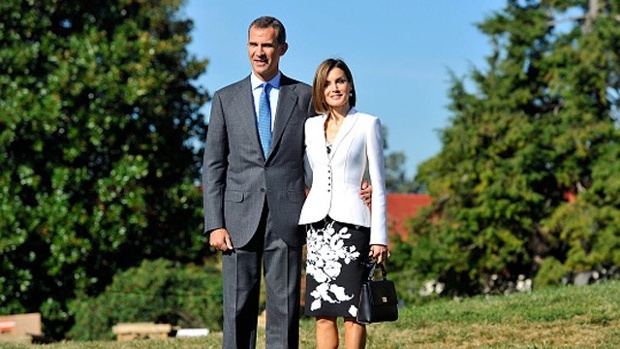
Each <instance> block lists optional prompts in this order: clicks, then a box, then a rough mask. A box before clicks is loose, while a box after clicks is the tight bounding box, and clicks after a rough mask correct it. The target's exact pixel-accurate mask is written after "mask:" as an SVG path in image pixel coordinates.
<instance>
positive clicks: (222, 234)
mask: <svg viewBox="0 0 620 349" xmlns="http://www.w3.org/2000/svg"><path fill="white" fill-rule="evenodd" d="M209 245H211V247H213V248H215V249H216V250H218V251H222V252H225V251H228V250H232V249H233V245H232V241H231V240H230V235H229V234H228V230H226V229H224V228H219V229H215V230H212V231H211V233H210V234H209Z"/></svg>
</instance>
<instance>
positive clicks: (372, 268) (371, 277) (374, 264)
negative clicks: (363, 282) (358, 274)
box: [366, 260, 387, 281]
mask: <svg viewBox="0 0 620 349" xmlns="http://www.w3.org/2000/svg"><path fill="white" fill-rule="evenodd" d="M366 266H368V267H369V268H370V271H369V273H368V281H372V280H374V279H375V270H376V269H377V266H379V268H381V275H382V277H383V280H387V271H386V270H385V266H384V265H383V263H377V262H375V261H372V260H370V261H368V262H366Z"/></svg>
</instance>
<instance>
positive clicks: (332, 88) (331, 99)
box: [324, 67, 352, 111]
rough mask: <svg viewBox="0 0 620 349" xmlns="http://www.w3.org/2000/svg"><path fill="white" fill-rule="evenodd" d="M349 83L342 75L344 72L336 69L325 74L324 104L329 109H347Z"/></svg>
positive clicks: (349, 90)
mask: <svg viewBox="0 0 620 349" xmlns="http://www.w3.org/2000/svg"><path fill="white" fill-rule="evenodd" d="M351 90H352V87H351V83H350V82H349V80H348V79H347V76H346V75H345V74H344V70H342V69H340V68H338V67H336V68H333V69H332V70H330V71H329V73H327V79H326V80H325V90H324V93H325V102H326V103H327V105H328V106H329V108H330V109H339V108H343V109H346V111H348V109H349V94H350V93H351Z"/></svg>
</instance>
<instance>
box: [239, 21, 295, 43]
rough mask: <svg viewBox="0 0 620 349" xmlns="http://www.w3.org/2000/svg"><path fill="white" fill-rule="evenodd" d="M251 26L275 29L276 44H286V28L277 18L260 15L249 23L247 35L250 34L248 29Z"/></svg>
mask: <svg viewBox="0 0 620 349" xmlns="http://www.w3.org/2000/svg"><path fill="white" fill-rule="evenodd" d="M252 27H256V28H260V29H265V28H269V27H271V28H273V29H275V30H276V33H277V34H276V41H277V43H278V45H280V46H282V45H284V44H286V29H284V24H282V22H280V21H279V20H278V19H277V18H275V17H271V16H262V17H258V18H257V19H255V20H253V21H252V23H250V27H249V28H248V36H249V35H250V30H251V29H252Z"/></svg>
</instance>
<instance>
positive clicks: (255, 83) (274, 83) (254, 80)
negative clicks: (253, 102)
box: [250, 72, 282, 91]
mask: <svg viewBox="0 0 620 349" xmlns="http://www.w3.org/2000/svg"><path fill="white" fill-rule="evenodd" d="M281 78H282V73H280V72H278V74H276V76H274V77H273V79H271V80H269V81H267V82H268V83H269V85H271V87H273V89H276V90H279V89H280V79H281ZM250 82H251V84H252V91H254V90H256V89H257V88H260V85H261V84H262V83H264V82H265V81H263V80H261V79H259V78H258V77H257V76H256V75H254V73H252V74H250Z"/></svg>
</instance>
